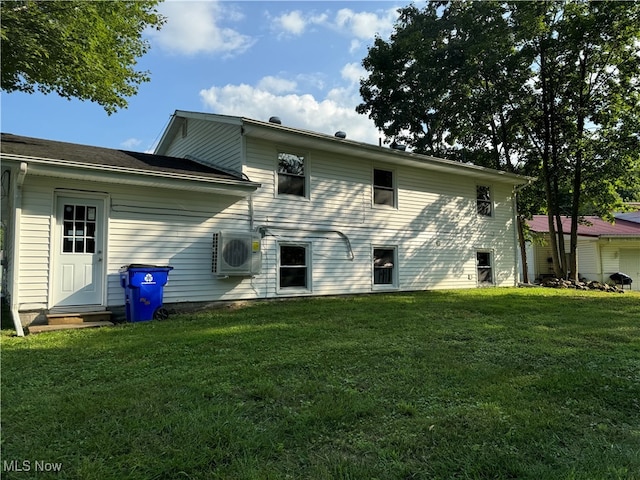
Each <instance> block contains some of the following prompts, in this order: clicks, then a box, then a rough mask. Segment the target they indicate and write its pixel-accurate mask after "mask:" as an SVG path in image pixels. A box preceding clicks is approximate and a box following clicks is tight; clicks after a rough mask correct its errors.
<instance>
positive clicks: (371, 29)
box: [267, 7, 398, 53]
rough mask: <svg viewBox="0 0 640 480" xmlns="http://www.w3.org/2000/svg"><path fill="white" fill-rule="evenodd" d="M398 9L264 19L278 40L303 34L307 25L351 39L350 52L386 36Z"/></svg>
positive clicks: (290, 14)
mask: <svg viewBox="0 0 640 480" xmlns="http://www.w3.org/2000/svg"><path fill="white" fill-rule="evenodd" d="M397 9H398V7H393V8H388V9H386V10H378V11H376V12H355V11H353V10H351V9H348V8H342V9H340V10H338V12H336V14H335V15H334V16H333V17H332V18H330V17H329V15H328V14H327V13H321V14H318V13H314V12H303V11H300V10H292V11H289V12H287V13H284V14H281V15H279V16H277V17H271V16H270V15H269V14H267V17H268V18H269V19H270V20H271V23H272V29H273V30H274V31H276V32H278V37H279V38H282V37H287V36H296V37H299V36H301V35H302V34H304V33H305V32H306V31H307V30H308V28H309V27H310V26H316V25H317V26H323V27H325V28H328V29H330V30H333V31H336V32H340V33H341V34H343V35H347V36H351V37H353V39H352V40H351V46H350V50H349V51H350V52H351V53H353V52H355V51H357V50H359V49H360V48H361V47H362V45H363V42H364V41H366V40H372V39H373V38H374V37H375V36H376V35H380V36H382V37H386V36H388V35H389V34H390V33H391V31H392V30H393V25H394V23H395V22H396V20H397V18H398V12H397Z"/></svg>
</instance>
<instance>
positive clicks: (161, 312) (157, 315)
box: [153, 307, 169, 320]
mask: <svg viewBox="0 0 640 480" xmlns="http://www.w3.org/2000/svg"><path fill="white" fill-rule="evenodd" d="M167 318H169V312H168V311H167V309H166V308H162V307H161V308H158V309H157V310H156V311H155V312H153V319H154V320H166V319H167Z"/></svg>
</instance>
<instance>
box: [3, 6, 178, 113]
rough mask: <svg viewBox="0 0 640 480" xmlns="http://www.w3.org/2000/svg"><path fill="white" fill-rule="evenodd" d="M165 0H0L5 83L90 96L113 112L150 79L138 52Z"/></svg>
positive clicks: (161, 20)
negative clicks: (139, 66) (138, 66)
mask: <svg viewBox="0 0 640 480" xmlns="http://www.w3.org/2000/svg"><path fill="white" fill-rule="evenodd" d="M158 3H159V0H135V1H84V0H82V1H60V0H52V1H34V0H17V1H5V0H2V2H0V37H1V41H2V45H1V48H2V55H1V61H2V73H1V82H2V85H1V86H2V90H5V91H7V92H13V91H22V92H29V93H32V92H34V91H35V90H39V91H40V92H42V93H45V94H48V93H51V92H55V93H57V94H58V95H60V96H62V97H64V98H68V99H70V98H72V97H74V98H78V99H80V100H89V101H92V102H96V103H98V104H99V105H101V106H102V107H103V108H104V109H105V110H106V112H107V113H108V114H111V113H113V112H115V111H116V110H118V109H119V108H125V107H126V106H127V97H131V96H133V95H135V94H136V93H137V92H138V87H139V85H140V84H141V83H143V82H147V81H149V72H148V71H138V70H136V68H135V66H136V63H137V59H138V57H140V56H142V55H144V54H145V53H146V52H147V51H148V49H149V43H148V42H147V41H146V40H145V39H143V38H142V33H143V31H144V30H145V29H146V28H156V29H160V28H161V27H162V25H163V23H164V21H165V20H164V17H162V15H160V14H159V13H158V12H157V10H156V6H157V5H158Z"/></svg>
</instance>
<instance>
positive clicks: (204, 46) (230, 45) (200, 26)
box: [147, 1, 255, 56]
mask: <svg viewBox="0 0 640 480" xmlns="http://www.w3.org/2000/svg"><path fill="white" fill-rule="evenodd" d="M158 11H159V12H160V13H162V14H163V15H164V16H165V17H166V18H167V22H166V24H165V25H164V26H163V28H162V29H161V30H160V31H156V30H149V31H147V34H148V35H149V36H150V37H151V38H152V39H153V41H154V42H155V44H157V45H158V46H159V47H160V48H161V49H163V50H166V51H168V52H171V53H178V54H187V55H195V54H197V53H212V54H222V55H225V56H233V55H238V54H241V53H243V52H245V51H246V50H248V49H249V48H250V47H251V46H252V45H253V44H254V43H255V40H254V39H253V38H251V37H250V36H248V35H243V34H241V33H240V32H238V31H236V30H233V29H232V28H228V27H225V26H222V25H221V22H220V19H225V20H226V21H237V20H239V19H241V15H240V13H239V12H238V11H237V10H234V9H232V7H231V6H230V4H228V3H219V2H217V1H212V2H192V1H186V2H183V1H170V2H165V3H161V4H160V5H159V6H158Z"/></svg>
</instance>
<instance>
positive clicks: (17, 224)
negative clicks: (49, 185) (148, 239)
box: [11, 162, 28, 337]
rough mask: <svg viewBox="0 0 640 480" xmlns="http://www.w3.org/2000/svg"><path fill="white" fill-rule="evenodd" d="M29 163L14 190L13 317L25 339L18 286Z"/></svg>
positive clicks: (18, 177) (19, 175) (18, 176)
mask: <svg viewBox="0 0 640 480" xmlns="http://www.w3.org/2000/svg"><path fill="white" fill-rule="evenodd" d="M27 170H28V165H27V162H20V167H19V168H18V175H17V177H16V183H15V188H14V189H13V214H14V218H13V240H12V241H13V258H12V259H11V316H12V317H13V326H14V327H15V329H16V335H18V336H19V337H24V330H23V329H22V322H21V321H20V312H19V311H18V305H19V301H18V284H19V280H20V228H21V218H22V185H23V184H24V179H25V177H26V176H27Z"/></svg>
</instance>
